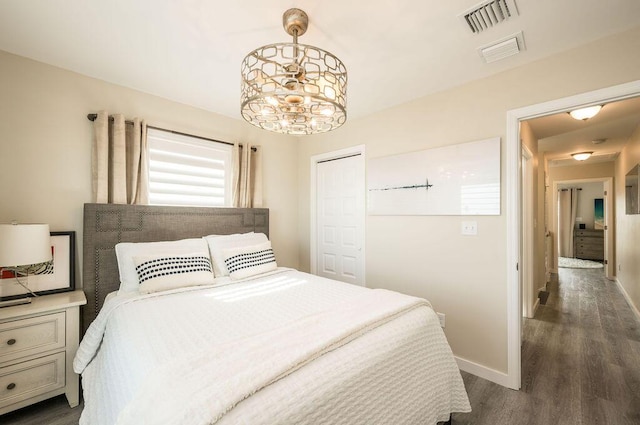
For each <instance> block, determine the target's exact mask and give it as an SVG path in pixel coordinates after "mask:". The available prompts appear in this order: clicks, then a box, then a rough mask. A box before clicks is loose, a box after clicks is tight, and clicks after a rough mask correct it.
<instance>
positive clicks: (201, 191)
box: [147, 128, 232, 207]
mask: <svg viewBox="0 0 640 425" xmlns="http://www.w3.org/2000/svg"><path fill="white" fill-rule="evenodd" d="M147 141H148V149H149V204H151V205H183V206H199V207H222V206H231V169H232V166H231V155H232V146H231V145H228V144H226V143H220V142H214V141H209V140H206V139H201V138H198V137H195V136H188V135H184V134H176V133H172V132H169V131H163V130H158V129H155V128H150V129H149V131H148V133H147Z"/></svg>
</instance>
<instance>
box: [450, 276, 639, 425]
mask: <svg viewBox="0 0 640 425" xmlns="http://www.w3.org/2000/svg"><path fill="white" fill-rule="evenodd" d="M548 286H549V288H548V291H549V298H548V299H547V303H546V305H541V306H540V307H539V308H538V311H537V312H536V315H535V317H534V318H533V319H525V323H524V335H523V344H522V388H521V390H520V391H513V390H509V389H506V388H504V387H501V386H499V385H496V384H494V383H492V382H489V381H486V380H484V379H481V378H478V377H475V376H473V375H470V374H466V373H463V378H464V381H465V385H466V387H467V392H468V393H469V398H470V400H471V407H472V409H473V411H472V412H471V413H468V414H455V415H453V424H456V425H462V424H473V425H489V424H491V425H503V424H504V425H550V424H553V425H565V424H566V425H632V424H640V323H639V322H638V320H637V318H636V316H635V315H634V313H633V311H632V310H631V308H630V307H629V305H628V304H627V302H626V300H625V299H624V297H623V295H622V294H621V293H620V290H619V289H618V287H617V286H616V283H615V282H612V281H609V280H607V279H606V278H605V277H604V274H603V270H602V269H563V268H561V269H560V270H559V274H558V275H556V276H554V279H553V281H552V282H551V283H550V284H549V285H548Z"/></svg>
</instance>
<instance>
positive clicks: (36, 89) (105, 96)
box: [0, 51, 299, 287]
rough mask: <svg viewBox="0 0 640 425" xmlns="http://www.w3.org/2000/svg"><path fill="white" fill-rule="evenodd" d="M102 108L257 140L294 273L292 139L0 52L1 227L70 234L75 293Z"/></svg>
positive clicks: (280, 254) (275, 222)
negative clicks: (91, 117) (37, 225)
mask: <svg viewBox="0 0 640 425" xmlns="http://www.w3.org/2000/svg"><path fill="white" fill-rule="evenodd" d="M212 95H213V94H212ZM101 109H104V110H107V111H110V112H114V113H115V112H118V113H123V114H125V116H126V117H131V118H132V117H135V116H139V117H141V118H145V119H146V120H147V123H148V124H149V125H153V126H157V127H161V128H167V129H171V130H176V131H181V132H184V133H189V134H194V135H199V136H203V137H209V138H213V139H217V140H223V141H228V142H235V141H239V142H243V141H248V142H251V143H255V144H261V145H262V146H263V147H264V149H263V158H264V165H263V180H264V204H265V205H263V206H264V207H268V208H269V209H270V225H271V239H272V241H273V245H274V250H275V252H276V256H277V261H278V263H279V264H281V265H283V266H288V267H294V268H297V267H298V258H299V257H298V251H297V248H298V246H297V240H298V226H297V225H296V224H297V220H298V214H297V198H298V184H297V179H296V175H297V165H296V161H297V157H298V152H297V140H296V138H294V137H289V136H282V135H277V134H272V133H268V132H265V131H261V130H258V129H256V128H255V127H253V126H251V125H249V124H247V123H245V122H244V121H242V120H241V119H234V118H230V117H226V116H222V115H218V114H215V113H212V112H209V111H205V110H203V109H198V108H194V107H191V106H187V105H184V104H181V103H178V102H175V101H171V100H167V99H163V98H160V97H157V96H153V95H151V94H147V93H142V92H139V91H136V90H132V89H129V88H126V87H122V86H118V85H115V84H110V83H107V82H104V81H101V80H98V79H95V78H90V77H87V76H84V75H80V74H77V73H74V72H70V71H67V70H64V69H61V68H57V67H54V66H51V65H46V64H43V63H40V62H36V61H33V60H31V59H27V58H24V57H20V56H16V55H13V54H11V53H7V52H3V51H0V116H1V118H0V156H1V157H2V158H3V166H2V167H0V193H2V195H3V200H4V202H3V206H2V209H0V222H9V221H11V220H18V221H20V222H46V223H49V224H50V226H51V229H52V231H63V230H75V231H76V232H77V233H76V236H77V238H78V240H77V242H78V244H77V251H78V252H77V253H76V272H77V273H76V276H77V277H76V279H77V281H76V285H77V286H78V287H79V286H81V284H82V280H81V267H80V264H82V261H81V260H82V259H81V255H82V237H83V233H82V217H83V215H82V210H83V204H84V203H86V202H91V169H90V167H91V144H92V142H91V140H92V136H93V133H92V125H91V122H89V121H88V120H87V118H86V116H87V114H88V113H92V112H96V111H98V110H101Z"/></svg>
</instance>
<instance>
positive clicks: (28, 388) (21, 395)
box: [0, 352, 65, 408]
mask: <svg viewBox="0 0 640 425" xmlns="http://www.w3.org/2000/svg"><path fill="white" fill-rule="evenodd" d="M64 385H65V353H64V352H62V353H57V354H52V355H50V356H46V357H41V358H39V359H34V360H30V361H27V362H22V363H17V364H14V365H11V366H7V367H3V368H2V369H1V370H0V408H2V407H6V406H9V405H10V404H12V403H15V402H18V401H21V400H24V399H27V398H31V397H36V396H38V395H40V394H44V393H47V392H49V391H53V390H56V389H58V388H62V387H64Z"/></svg>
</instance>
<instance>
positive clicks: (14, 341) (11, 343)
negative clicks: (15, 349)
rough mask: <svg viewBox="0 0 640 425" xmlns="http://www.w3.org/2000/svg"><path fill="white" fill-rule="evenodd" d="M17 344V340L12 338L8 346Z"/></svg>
mask: <svg viewBox="0 0 640 425" xmlns="http://www.w3.org/2000/svg"><path fill="white" fill-rule="evenodd" d="M15 343H16V340H15V338H11V339H10V340H9V341H7V345H13V344H15Z"/></svg>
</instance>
